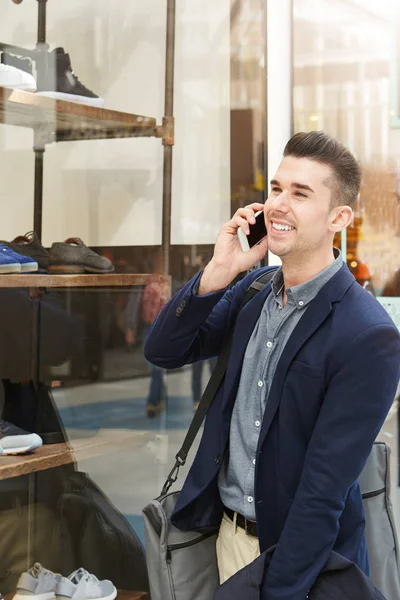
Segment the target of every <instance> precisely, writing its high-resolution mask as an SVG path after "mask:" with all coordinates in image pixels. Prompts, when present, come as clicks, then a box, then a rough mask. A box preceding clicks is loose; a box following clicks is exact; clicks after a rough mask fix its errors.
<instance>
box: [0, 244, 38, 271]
mask: <svg viewBox="0 0 400 600" xmlns="http://www.w3.org/2000/svg"><path fill="white" fill-rule="evenodd" d="M0 254H1V256H2V257H8V258H9V259H10V261H12V264H16V263H17V262H18V263H19V270H17V269H16V270H15V272H16V273H34V272H35V271H37V270H38V268H39V265H38V264H37V262H36V260H34V259H33V258H31V257H30V256H24V255H23V254H19V252H15V251H14V250H12V249H11V248H9V247H8V246H6V245H5V244H3V243H2V242H0ZM5 268H7V267H5ZM1 272H2V273H11V272H13V271H1V262H0V273H1Z"/></svg>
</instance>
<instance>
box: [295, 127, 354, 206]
mask: <svg viewBox="0 0 400 600" xmlns="http://www.w3.org/2000/svg"><path fill="white" fill-rule="evenodd" d="M283 156H285V157H286V156H294V157H296V158H309V159H310V160H315V161H317V162H319V163H322V164H324V165H327V166H329V167H331V168H332V176H331V177H329V178H328V179H327V180H326V181H325V183H326V185H328V187H330V188H331V190H332V202H331V208H333V207H335V206H342V205H347V206H350V207H351V208H354V207H355V204H356V202H357V198H358V194H359V193H360V186H361V167H360V165H359V163H358V162H357V160H356V159H355V157H354V156H353V155H352V153H351V152H350V151H349V150H348V149H347V148H346V147H345V146H343V144H341V143H340V142H338V141H337V140H335V139H333V138H331V137H330V136H329V135H327V134H326V133H324V132H323V131H311V132H309V133H305V132H301V133H296V135H294V136H293V137H292V138H291V139H290V140H289V141H288V143H287V144H286V147H285V150H284V151H283Z"/></svg>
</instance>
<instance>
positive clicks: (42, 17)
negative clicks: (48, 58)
mask: <svg viewBox="0 0 400 600" xmlns="http://www.w3.org/2000/svg"><path fill="white" fill-rule="evenodd" d="M37 1H38V3H39V5H38V32H37V43H38V45H39V44H46V3H47V0H37ZM46 46H47V44H46Z"/></svg>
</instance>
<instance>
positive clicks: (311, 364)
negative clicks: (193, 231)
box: [145, 265, 400, 600]
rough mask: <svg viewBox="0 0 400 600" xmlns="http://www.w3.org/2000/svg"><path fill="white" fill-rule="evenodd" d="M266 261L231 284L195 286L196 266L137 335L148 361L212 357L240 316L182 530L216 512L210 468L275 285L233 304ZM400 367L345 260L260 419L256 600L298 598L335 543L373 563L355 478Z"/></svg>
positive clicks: (216, 519)
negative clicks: (263, 570)
mask: <svg viewBox="0 0 400 600" xmlns="http://www.w3.org/2000/svg"><path fill="white" fill-rule="evenodd" d="M265 270H266V269H262V270H258V271H253V272H252V273H250V274H249V275H247V276H246V277H245V278H244V279H243V280H242V281H241V282H239V283H238V284H237V285H236V286H235V287H234V288H233V289H232V290H229V291H226V290H224V291H221V292H215V293H210V294H207V295H204V296H197V295H196V293H197V289H198V285H199V281H200V278H201V275H202V272H200V273H199V274H198V275H196V276H195V277H194V278H193V279H192V280H191V281H189V283H187V284H186V285H185V286H184V287H183V288H182V289H181V290H180V292H178V294H176V295H175V296H174V297H173V298H172V299H171V300H170V301H169V302H168V303H167V304H166V305H165V307H164V309H163V310H162V312H161V313H160V315H159V316H158V317H157V319H156V321H155V322H154V324H153V326H152V328H151V330H150V332H149V335H148V337H147V340H146V343H145V355H146V358H147V359H148V360H149V361H150V362H152V363H154V364H156V365H158V366H160V367H164V368H166V369H173V368H178V367H181V366H183V365H185V364H187V363H191V362H194V361H197V360H201V359H206V358H209V357H212V356H216V355H218V353H219V351H220V349H221V347H222V344H223V340H224V338H225V335H226V334H227V332H228V331H229V330H230V329H231V328H232V327H233V326H234V323H235V320H236V327H235V332H234V336H233V341H232V349H231V354H230V359H229V364H228V368H227V372H226V376H225V379H224V381H223V383H222V384H221V386H220V389H219V390H218V393H217V395H216V397H215V399H214V402H213V404H212V406H211V407H210V409H209V412H208V415H207V418H206V421H205V425H204V431H203V435H202V439H201V442H200V446H199V449H198V452H197V454H196V456H195V459H194V462H193V464H192V466H191V468H190V471H189V474H188V476H187V478H186V481H185V483H184V486H183V488H182V491H181V494H180V496H179V500H178V503H177V505H176V509H175V512H174V515H173V522H174V524H175V525H176V526H177V527H178V528H180V529H182V530H190V529H204V528H209V527H217V526H218V525H219V524H220V521H221V516H222V511H223V506H222V504H221V500H220V497H219V492H218V472H219V470H220V467H221V463H222V458H223V456H224V455H225V453H226V451H227V449H228V440H229V428H230V420H231V415H232V409H233V405H234V402H235V398H236V393H237V389H238V384H239V379H240V373H241V367H242V362H243V357H244V353H245V350H246V346H247V343H248V341H249V339H250V336H251V333H252V331H253V328H254V326H255V324H256V322H257V320H258V318H259V315H260V312H261V309H262V306H263V304H264V302H265V299H266V297H267V295H268V294H269V293H270V292H271V285H270V284H268V285H267V286H266V287H265V288H264V289H263V290H261V291H260V292H258V294H257V295H256V296H255V297H254V298H253V299H252V300H251V301H250V302H249V303H248V304H247V305H246V306H245V307H244V308H243V310H242V311H241V312H240V313H239V314H238V310H239V307H240V304H241V302H242V300H243V298H244V295H245V293H246V290H247V289H248V287H249V285H250V283H251V282H252V281H253V280H254V279H255V278H256V277H258V276H259V275H260V274H261V273H262V272H263V271H265ZM236 317H237V319H236ZM399 377H400V336H399V333H398V330H397V328H396V327H395V325H394V324H393V322H392V320H391V319H390V318H389V316H388V315H387V313H386V311H385V310H384V309H383V308H382V307H381V306H380V304H379V303H378V302H377V300H376V299H375V298H373V297H372V296H371V294H369V293H368V292H366V291H365V290H363V289H362V287H361V286H360V285H358V284H357V283H356V281H355V279H354V277H353V276H352V274H351V273H350V271H349V270H348V268H347V266H346V265H343V267H342V268H341V269H340V271H339V272H338V273H336V274H335V275H334V276H333V277H332V279H331V280H330V281H329V282H328V283H327V284H326V285H325V286H324V287H323V288H322V290H321V291H320V292H319V293H318V295H317V296H316V297H315V299H314V300H313V301H312V302H311V303H310V304H309V306H308V308H307V310H306V311H305V313H304V315H303V316H302V318H301V320H300V322H299V323H298V324H297V326H296V328H295V330H294V332H293V334H292V335H291V337H290V339H289V341H288V343H287V345H286V347H285V349H284V350H283V353H282V356H281V358H280V361H279V363H278V366H277V370H276V373H275V376H274V379H273V382H272V385H271V389H270V395H269V399H268V403H267V407H266V410H265V414H264V417H263V422H262V427H261V432H260V439H259V443H258V450H257V458H256V468H255V507H256V516H257V528H258V535H259V541H260V550H261V552H264V551H265V550H267V549H268V548H271V547H272V546H275V545H276V550H275V553H274V556H273V558H272V560H271V564H270V565H269V568H268V572H267V574H266V577H265V579H264V581H263V586H262V594H261V598H263V600H264V598H265V600H304V598H305V597H306V595H307V592H308V590H309V589H310V588H311V586H312V585H313V583H314V582H315V580H316V578H317V576H318V574H319V573H320V572H321V570H322V569H323V567H324V565H325V564H326V563H327V561H328V558H329V556H330V554H331V551H332V550H334V551H335V552H336V553H338V554H340V555H342V556H343V557H345V558H347V559H348V560H350V561H352V562H354V563H355V564H356V565H357V566H358V567H359V568H360V569H361V570H362V571H364V573H366V574H368V573H369V565H368V555H367V549H366V542H365V536H364V526H365V516H364V511H363V506H362V499H361V492H360V486H359V483H358V481H357V480H358V477H359V475H360V473H361V471H362V469H363V467H364V464H365V462H366V460H367V458H368V456H369V453H370V451H371V448H372V445H373V442H374V440H375V438H376V437H377V435H378V433H379V431H380V429H381V427H382V424H383V422H384V420H385V417H386V415H387V413H388V411H389V408H390V406H391V404H392V402H393V399H394V396H395V393H396V388H397V384H398V381H399ZM249 394H251V390H249ZM249 401H251V399H249Z"/></svg>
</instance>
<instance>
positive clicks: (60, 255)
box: [49, 238, 114, 274]
mask: <svg viewBox="0 0 400 600" xmlns="http://www.w3.org/2000/svg"><path fill="white" fill-rule="evenodd" d="M113 271H114V265H113V264H112V262H111V261H110V260H109V259H108V258H106V257H105V256H99V255H98V254H96V252H93V250H90V248H88V247H87V246H85V244H84V243H83V242H82V240H81V239H79V238H69V239H68V240H65V242H56V243H54V244H53V245H52V247H51V248H50V264H49V273H61V274H66V273H112V272H113Z"/></svg>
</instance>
